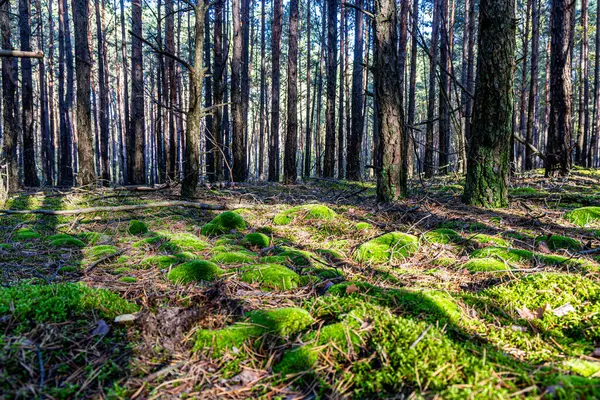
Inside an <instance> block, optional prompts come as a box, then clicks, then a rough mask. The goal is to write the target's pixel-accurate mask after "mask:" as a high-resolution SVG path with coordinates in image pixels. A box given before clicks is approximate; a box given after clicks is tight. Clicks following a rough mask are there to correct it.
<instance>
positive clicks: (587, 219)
mask: <svg viewBox="0 0 600 400" xmlns="http://www.w3.org/2000/svg"><path fill="white" fill-rule="evenodd" d="M565 219H567V220H568V221H570V222H572V223H573V224H575V225H579V226H581V227H584V226H588V225H592V224H595V223H596V221H598V220H599V219H600V207H581V208H576V209H574V210H571V211H569V212H567V213H566V214H565Z"/></svg>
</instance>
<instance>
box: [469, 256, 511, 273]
mask: <svg viewBox="0 0 600 400" xmlns="http://www.w3.org/2000/svg"><path fill="white" fill-rule="evenodd" d="M463 268H465V269H466V270H467V271H469V272H473V273H475V272H488V271H507V270H509V269H510V267H509V266H508V265H506V264H505V263H504V262H502V261H500V260H498V259H495V258H474V259H472V260H469V261H467V262H466V263H465V265H464V266H463Z"/></svg>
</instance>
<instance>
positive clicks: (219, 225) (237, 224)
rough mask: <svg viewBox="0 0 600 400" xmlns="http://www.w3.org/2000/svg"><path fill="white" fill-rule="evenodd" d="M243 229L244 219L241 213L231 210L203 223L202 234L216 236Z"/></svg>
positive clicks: (244, 226)
mask: <svg viewBox="0 0 600 400" xmlns="http://www.w3.org/2000/svg"><path fill="white" fill-rule="evenodd" d="M244 229H246V221H244V218H243V217H242V216H241V215H239V214H237V213H235V212H233V211H225V212H223V213H221V214H219V215H217V216H216V217H215V218H213V219H212V221H210V222H209V223H208V224H206V225H204V226H203V227H202V234H203V235H204V236H218V235H222V234H224V233H227V232H230V231H236V230H244Z"/></svg>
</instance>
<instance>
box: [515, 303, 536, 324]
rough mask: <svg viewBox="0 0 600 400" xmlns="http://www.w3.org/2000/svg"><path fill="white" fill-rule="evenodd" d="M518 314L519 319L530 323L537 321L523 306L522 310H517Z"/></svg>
mask: <svg viewBox="0 0 600 400" xmlns="http://www.w3.org/2000/svg"><path fill="white" fill-rule="evenodd" d="M517 313H518V314H519V317H521V318H523V319H526V320H528V321H532V320H534V319H535V315H534V314H533V313H532V312H531V310H530V309H529V308H527V307H525V306H523V308H522V309H518V308H517Z"/></svg>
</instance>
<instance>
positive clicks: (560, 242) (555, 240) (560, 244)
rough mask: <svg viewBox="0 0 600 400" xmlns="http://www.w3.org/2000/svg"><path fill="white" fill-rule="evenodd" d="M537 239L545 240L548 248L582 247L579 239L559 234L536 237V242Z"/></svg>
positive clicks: (577, 249)
mask: <svg viewBox="0 0 600 400" xmlns="http://www.w3.org/2000/svg"><path fill="white" fill-rule="evenodd" d="M539 241H543V242H546V244H547V245H548V248H549V249H550V250H558V249H568V250H574V251H579V250H581V249H582V248H583V245H582V244H581V242H580V241H579V240H577V239H573V238H570V237H566V236H561V235H551V236H550V237H548V236H540V237H538V238H536V242H539Z"/></svg>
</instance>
